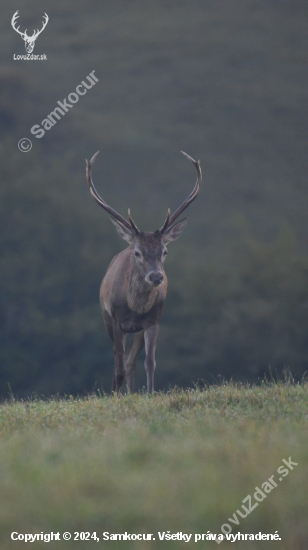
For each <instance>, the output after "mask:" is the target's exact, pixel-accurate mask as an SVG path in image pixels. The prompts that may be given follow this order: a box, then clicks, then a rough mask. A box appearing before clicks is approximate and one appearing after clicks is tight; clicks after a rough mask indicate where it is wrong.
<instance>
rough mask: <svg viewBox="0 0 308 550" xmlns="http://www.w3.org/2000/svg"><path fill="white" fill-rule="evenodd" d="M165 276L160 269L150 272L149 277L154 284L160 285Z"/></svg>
mask: <svg viewBox="0 0 308 550" xmlns="http://www.w3.org/2000/svg"><path fill="white" fill-rule="evenodd" d="M163 278H164V277H163V274H162V273H161V272H160V271H151V273H150V274H149V279H150V281H151V283H152V284H153V285H154V286H158V285H160V283H161V282H162V280H163Z"/></svg>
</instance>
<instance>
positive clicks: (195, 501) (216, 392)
mask: <svg viewBox="0 0 308 550" xmlns="http://www.w3.org/2000/svg"><path fill="white" fill-rule="evenodd" d="M307 407H308V401H307V384H306V383H301V384H294V383H293V382H292V381H291V380H286V381H285V382H284V383H282V382H279V383H275V382H271V383H263V384H262V385H261V386H259V387H251V386H245V385H240V384H239V385H236V384H222V385H220V386H211V387H208V388H206V389H204V390H202V391H201V390H199V389H195V390H189V391H186V392H184V391H182V390H173V391H170V392H168V393H156V394H154V395H153V396H151V397H147V396H145V395H142V394H139V395H137V394H136V395H134V396H120V397H110V396H109V397H108V396H99V397H98V396H89V397H88V398H85V399H74V398H73V397H72V396H67V398H66V399H49V400H46V401H43V400H29V401H23V402H20V401H14V398H13V397H12V400H11V401H10V402H7V403H5V404H3V405H1V407H0V440H1V446H0V449H1V450H0V464H1V467H0V491H1V495H2V498H1V501H2V506H1V507H0V537H1V548H3V550H9V549H11V548H17V549H19V548H24V544H25V543H24V542H18V541H11V540H10V533H11V532H12V531H15V532H17V533H32V534H34V533H41V532H43V533H50V532H52V531H53V532H54V533H56V532H60V533H61V537H62V533H63V532H67V531H69V532H71V533H74V532H90V533H92V532H96V533H97V537H99V538H100V541H99V544H95V543H94V541H93V540H92V541H90V542H84V541H83V542H82V541H79V542H76V541H70V542H62V543H59V542H54V543H51V542H50V543H49V545H50V546H51V548H53V547H56V545H57V547H59V548H62V547H63V548H64V547H65V548H68V549H69V548H76V546H77V545H78V548H81V549H83V548H90V547H92V546H94V547H98V548H101V547H104V548H105V547H107V548H109V547H110V548H111V547H112V548H128V549H130V548H132V549H133V548H139V547H142V545H143V544H144V546H145V545H146V547H149V548H153V549H154V548H162V549H164V548H169V547H172V548H173V547H183V548H185V547H186V546H185V544H187V543H181V542H173V543H172V542H171V541H160V540H159V536H158V531H159V532H163V531H165V532H167V531H170V532H171V533H177V532H183V533H187V534H189V533H191V534H192V539H194V536H195V533H198V534H200V533H201V534H202V533H205V534H206V533H207V532H208V531H210V532H211V533H216V534H219V533H221V526H222V525H224V524H229V525H230V526H231V527H232V533H234V534H236V533H237V532H238V531H240V532H241V533H254V534H256V533H259V531H261V532H262V533H272V534H274V533H275V532H277V531H278V534H279V537H280V538H281V540H279V541H278V542H276V543H274V542H271V543H270V544H271V546H273V545H274V544H275V545H276V546H277V548H279V549H280V550H284V549H285V550H289V549H290V548H292V549H293V550H306V544H307V536H308V531H307V490H308V487H307V479H308V476H307V473H308V472H307V463H308V462H307V458H308V455H307V453H308V448H307V441H308V438H307V436H308V434H307V413H308V408H307ZM290 457H291V462H292V463H296V464H293V465H292V464H291V465H290V467H287V470H286V471H285V470H282V469H281V467H285V463H284V462H283V459H285V460H286V461H287V462H288V463H289V464H290V461H289V458H290ZM278 469H280V471H277V470H278ZM269 478H271V479H272V480H273V481H274V482H275V483H276V485H277V486H273V488H272V489H271V490H269V491H268V489H269V488H268V486H267V491H268V492H266V493H264V492H263V494H264V495H265V497H263V499H262V495H261V497H260V494H259V493H258V494H257V499H255V498H254V493H255V492H256V488H259V489H261V487H262V486H263V490H265V489H264V485H263V484H264V483H265V482H266V481H267V480H268V479H269ZM248 495H251V497H252V504H251V505H254V504H255V503H256V502H257V500H258V499H259V504H258V506H257V507H255V509H254V510H253V511H252V512H251V513H250V514H249V515H248V516H247V517H246V518H241V517H240V515H239V514H238V513H237V510H238V509H239V510H240V511H242V515H244V516H245V512H244V511H243V509H242V508H241V506H242V503H243V500H244V502H246V507H247V499H246V501H245V498H246V497H247V496H248ZM229 518H231V520H232V519H233V523H232V521H230V520H229ZM237 520H239V524H238V525H237V524H236V523H234V522H236V521H237ZM224 529H227V532H228V528H226V527H224ZM125 531H127V532H128V533H152V534H153V536H154V537H155V541H152V542H149V541H148V542H146V543H140V542H138V541H135V542H131V541H126V542H123V541H120V542H119V541H118V542H115V541H109V542H108V541H103V533H104V532H109V533H123V532H125ZM205 544H206V545H207V546H208V547H209V548H216V543H215V542H208V541H206V542H203V543H202V542H200V543H199V546H200V547H204V546H205ZM229 544H230V543H229V542H225V541H224V542H222V543H221V548H223V549H224V548H227V545H229ZM233 544H234V547H235V548H239V549H241V548H245V547H246V546H247V542H242V543H239V542H235V543H233ZM35 545H36V548H38V549H40V548H43V547H45V546H44V545H46V543H44V542H40V541H38V542H35ZM175 545H176V546H175ZM187 547H188V548H192V547H195V543H194V542H192V541H191V542H190V543H189V544H188V545H187ZM228 547H229V546H228ZM249 547H250V548H252V549H255V548H260V549H263V548H264V549H267V548H268V547H269V542H268V541H267V542H265V541H261V542H260V541H258V542H252V541H250V542H249Z"/></svg>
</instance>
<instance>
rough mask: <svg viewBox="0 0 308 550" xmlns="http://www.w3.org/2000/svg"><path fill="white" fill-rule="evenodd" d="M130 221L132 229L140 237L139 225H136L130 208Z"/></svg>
mask: <svg viewBox="0 0 308 550" xmlns="http://www.w3.org/2000/svg"><path fill="white" fill-rule="evenodd" d="M128 219H129V222H130V224H131V226H132V228H133V229H134V231H135V232H136V233H137V235H139V233H140V231H139V229H138V227H137V225H136V224H135V222H134V220H133V218H132V217H131V213H130V208H129V209H128Z"/></svg>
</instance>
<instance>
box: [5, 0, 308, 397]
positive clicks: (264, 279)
mask: <svg viewBox="0 0 308 550" xmlns="http://www.w3.org/2000/svg"><path fill="white" fill-rule="evenodd" d="M17 9H18V10H19V15H20V18H19V20H18V23H17V25H20V30H25V28H27V29H28V34H32V31H33V29H36V28H41V25H42V17H43V14H44V12H45V11H46V12H47V14H48V16H49V23H48V25H47V27H46V29H45V30H44V31H43V33H42V34H41V35H40V36H39V37H38V39H37V41H36V45H35V48H34V52H33V53H34V54H46V55H47V61H14V60H13V55H14V54H18V55H20V54H25V47H24V42H23V40H22V39H21V37H20V36H19V35H18V34H17V33H16V32H14V30H13V29H12V27H11V24H10V21H11V18H12V15H13V13H14V12H15V11H16V10H17ZM0 25H1V34H0V40H1V50H0V51H1V66H0V102H1V105H0V127H1V169H0V170H1V185H0V224H1V230H0V243H1V259H0V262H1V263H0V288H1V294H0V323H1V331H0V339H1V351H0V361H1V365H0V395H1V397H2V398H6V397H7V396H8V394H9V392H10V389H9V388H11V391H12V392H13V393H14V394H15V395H18V396H20V397H24V396H28V395H30V394H33V393H35V392H36V393H38V394H42V393H44V394H45V395H48V394H55V393H60V394H63V393H68V394H75V393H80V394H81V393H85V392H91V391H92V390H93V389H100V390H104V391H109V390H110V387H111V379H112V368H113V352H112V343H111V341H110V340H109V338H108V336H107V333H106V331H105V328H104V326H103V321H102V317H101V313H100V309H99V303H98V291H99V286H100V282H101V279H102V278H103V275H104V273H105V271H106V269H107V266H108V264H109V262H110V260H111V259H112V257H113V256H114V255H115V254H116V253H117V252H119V251H120V250H121V249H123V247H124V246H125V243H124V241H121V240H120V239H119V237H118V236H117V234H116V232H115V230H114V227H113V226H112V224H111V223H110V221H109V218H108V215H107V214H106V213H105V212H103V211H102V210H101V209H100V208H99V207H98V205H97V204H96V203H95V202H94V200H93V199H92V198H91V196H90V194H89V191H88V188H87V185H86V180H85V160H84V159H85V158H88V159H89V158H90V157H91V156H92V155H93V154H94V153H95V152H96V151H97V150H98V149H99V150H100V151H101V152H100V155H99V157H98V159H97V161H96V164H95V167H94V174H93V178H94V182H95V184H96V186H97V188H98V190H99V192H100V194H101V195H102V196H103V197H104V199H105V200H106V201H107V202H109V203H110V204H111V205H112V206H113V207H114V208H115V209H116V210H118V211H119V212H120V213H121V214H123V215H126V213H127V208H128V207H130V208H131V211H132V215H133V217H134V219H135V221H136V223H137V225H138V226H139V227H141V228H142V229H144V230H150V231H151V230H155V229H157V228H158V227H160V226H161V225H162V223H163V221H164V218H165V216H166V212H167V208H168V207H170V208H171V209H175V208H177V206H178V205H179V204H180V202H182V200H183V199H184V198H185V197H186V196H187V195H188V193H189V192H190V191H191V189H192V187H193V185H194V182H195V172H194V169H193V167H192V166H191V165H190V164H189V163H188V162H187V161H186V159H184V157H182V155H180V153H179V150H180V149H183V150H184V151H186V152H187V153H189V154H190V155H192V156H193V157H195V158H199V159H200V161H201V166H202V170H203V186H202V189H201V192H200V194H199V196H198V199H197V200H196V201H195V202H194V203H193V205H191V206H190V208H189V211H188V215H189V223H188V225H187V227H186V229H185V231H184V233H183V235H182V237H181V239H180V240H178V241H177V242H176V243H173V244H171V245H170V247H169V250H170V252H169V255H168V258H167V262H166V271H167V274H168V277H169V292H168V297H167V301H166V304H165V309H164V314H163V319H162V323H161V334H160V339H159V344H158V349H157V370H156V389H161V388H168V387H169V386H173V385H175V384H177V385H179V386H183V387H187V386H191V385H193V383H196V382H197V381H198V380H200V379H202V380H205V381H207V382H211V381H214V380H216V381H219V380H220V379H221V377H225V378H227V379H229V378H231V377H233V378H234V379H236V380H243V381H244V380H249V381H258V380H259V379H260V378H261V377H263V375H264V373H269V368H271V369H272V372H273V373H275V372H277V373H281V372H282V371H283V369H284V368H286V367H288V368H290V369H291V371H292V372H293V374H294V375H295V376H296V377H301V376H302V375H303V374H304V372H305V371H306V370H307V353H308V341H307V333H308V318H307V315H308V279H307V275H308V256H307V244H308V233H307V228H306V226H307V221H306V220H307V207H308V201H307V199H308V190H307V169H308V162H307V145H308V140H307V136H308V133H307V89H308V71H307V61H308V4H307V2H306V1H304V0H303V1H302V0H266V1H265V0H264V1H262V0H236V2H230V0H215V1H213V0H207V1H204V0H189V1H188V0H176V1H175V0H173V1H171V0H164V1H159V0H155V2H154V1H150V0H143V1H137V0H130V1H129V2H128V1H127V0H126V1H124V0H112V1H111V0H110V1H98V0H97V1H95V0H88V1H87V2H85V1H81V0H75V1H74V2H73V1H69V0H61V1H60V0H53V2H45V1H42V0H41V1H38V0H31V1H18V0H16V1H15V2H14V3H13V4H12V3H7V4H5V5H2V6H1V17H0ZM93 70H95V74H96V76H97V78H98V79H99V82H97V84H96V85H95V86H94V87H93V88H92V89H91V90H89V91H88V93H87V94H86V95H85V96H83V97H81V98H80V100H79V102H78V103H77V104H75V105H74V107H73V108H72V109H71V110H70V112H68V113H67V114H66V115H65V116H64V117H63V118H62V119H61V120H60V121H59V122H58V123H57V124H56V125H55V126H54V127H53V128H51V130H50V131H49V132H46V134H45V136H44V137H43V138H42V139H36V138H35V137H34V136H32V135H31V133H30V128H31V127H32V126H33V125H34V124H40V123H41V121H42V120H43V119H44V118H46V116H47V115H48V114H49V113H50V112H51V111H53V109H54V108H55V107H56V105H57V101H63V99H64V98H67V96H68V95H69V94H70V93H71V92H74V91H75V88H76V86H77V85H78V84H79V83H80V82H81V81H82V80H84V79H85V78H86V76H87V75H88V74H89V73H90V72H91V71H93ZM23 137H28V138H31V139H32V142H33V148H32V150H31V151H30V152H29V153H21V152H20V151H19V150H18V148H17V143H18V141H19V140H20V139H21V138H23ZM137 385H138V387H139V388H141V387H143V386H144V385H145V373H144V368H143V364H142V361H140V362H139V365H138V369H137Z"/></svg>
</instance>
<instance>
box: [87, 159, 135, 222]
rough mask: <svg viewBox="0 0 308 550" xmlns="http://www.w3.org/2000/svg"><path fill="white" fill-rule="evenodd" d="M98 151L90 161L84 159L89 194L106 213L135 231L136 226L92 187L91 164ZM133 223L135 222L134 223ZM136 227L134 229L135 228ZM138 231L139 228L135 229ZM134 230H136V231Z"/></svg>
mask: <svg viewBox="0 0 308 550" xmlns="http://www.w3.org/2000/svg"><path fill="white" fill-rule="evenodd" d="M98 153H99V151H97V153H95V155H93V157H92V158H91V160H90V162H89V161H88V160H86V165H87V170H86V174H87V182H88V186H89V189H90V192H91V195H92V196H93V197H94V199H95V200H96V202H97V203H98V204H99V205H100V206H101V207H102V208H104V210H106V212H108V214H110V216H112V217H113V218H115V219H116V220H118V221H119V222H121V223H122V224H123V225H125V227H127V229H134V230H135V231H136V230H137V227H136V226H135V227H134V226H133V225H132V224H131V223H129V222H128V221H127V220H126V219H125V218H123V216H121V214H118V212H116V210H114V209H113V208H111V206H109V204H107V203H106V202H105V201H104V200H103V199H102V198H101V197H100V195H99V194H98V192H97V191H96V189H95V187H94V183H93V181H92V166H93V164H94V162H95V159H96V157H97V155H98ZM134 225H135V224H134ZM135 228H136V229H135ZM137 231H138V232H139V230H137ZM137 231H136V232H137Z"/></svg>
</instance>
